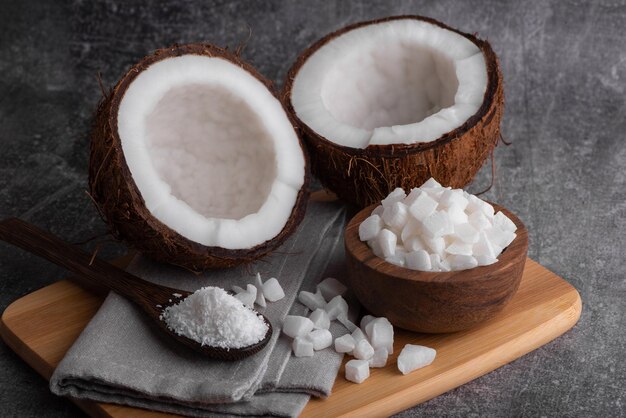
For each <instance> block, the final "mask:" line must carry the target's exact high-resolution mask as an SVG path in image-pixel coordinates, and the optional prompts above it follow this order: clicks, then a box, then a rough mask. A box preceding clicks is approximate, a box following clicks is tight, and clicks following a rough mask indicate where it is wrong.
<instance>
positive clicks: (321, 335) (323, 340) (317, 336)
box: [307, 329, 333, 351]
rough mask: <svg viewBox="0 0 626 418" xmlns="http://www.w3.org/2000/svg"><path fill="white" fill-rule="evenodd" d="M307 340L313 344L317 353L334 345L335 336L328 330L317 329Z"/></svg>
mask: <svg viewBox="0 0 626 418" xmlns="http://www.w3.org/2000/svg"><path fill="white" fill-rule="evenodd" d="M307 338H308V339H309V340H311V341H312V342H313V349H314V350H315V351H319V350H323V349H325V348H328V347H330V346H331V345H332V343H333V335H332V334H331V333H330V331H329V330H327V329H316V330H314V331H312V332H311V333H310V334H309V335H308V336H307Z"/></svg>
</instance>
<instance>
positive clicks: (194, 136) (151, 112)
mask: <svg viewBox="0 0 626 418" xmlns="http://www.w3.org/2000/svg"><path fill="white" fill-rule="evenodd" d="M117 120H118V134H119V137H120V140H121V144H122V149H123V152H124V156H125V158H126V163H127V165H128V167H129V169H130V172H131V175H132V177H133V180H134V181H135V184H136V185H137V188H138V189H139V192H140V193H141V196H142V197H143V199H144V201H145V206H146V208H147V209H148V210H149V211H150V213H151V214H152V215H153V216H154V217H156V218H157V219H158V220H159V221H161V222H162V223H164V224H165V225H167V226H168V227H169V228H171V229H173V230H174V231H176V232H178V233H179V234H181V235H182V236H184V237H186V238H188V239H189V240H192V241H195V242H197V243H200V244H203V245H206V246H215V247H221V248H226V249H249V248H252V247H254V246H256V245H259V244H262V243H264V242H265V241H267V240H270V239H272V238H274V237H275V236H277V235H278V234H279V233H280V231H281V230H282V229H283V227H284V226H285V224H286V223H287V221H288V220H289V217H290V216H291V213H292V209H293V208H294V205H295V204H296V199H297V195H298V192H299V190H300V189H301V187H302V185H303V183H304V177H305V161H304V155H303V152H302V149H301V148H300V145H299V141H298V138H297V136H296V133H295V131H294V129H293V126H292V125H291V123H290V121H289V119H288V117H287V115H286V113H285V111H284V109H283V107H282V106H281V104H280V102H279V101H278V100H277V99H276V98H275V97H274V96H273V95H272V94H271V92H270V91H269V90H268V89H267V88H266V86H265V85H263V83H261V82H260V81H259V80H258V79H257V78H255V77H254V76H252V75H251V74H250V73H248V72H247V71H245V70H243V69H242V68H240V67H239V66H237V65H235V64H233V63H231V62H230V61H228V60H226V59H223V58H218V57H207V56H200V55H185V56H180V57H172V58H167V59H164V60H162V61H158V62H156V63H154V64H152V65H151V66H149V67H148V68H147V69H146V70H144V71H142V72H141V73H140V74H139V75H138V76H137V77H136V78H135V79H134V80H133V81H132V82H131V83H130V85H129V86H128V88H127V90H126V92H125V94H124V96H123V98H122V100H121V103H120V106H119V111H118V115H117Z"/></svg>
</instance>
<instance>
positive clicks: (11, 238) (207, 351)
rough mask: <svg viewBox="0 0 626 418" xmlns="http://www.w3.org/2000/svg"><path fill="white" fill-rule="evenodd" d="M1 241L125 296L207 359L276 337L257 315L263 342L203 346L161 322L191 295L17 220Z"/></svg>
mask: <svg viewBox="0 0 626 418" xmlns="http://www.w3.org/2000/svg"><path fill="white" fill-rule="evenodd" d="M0 239H2V240H4V241H6V242H8V243H10V244H13V245H15V246H17V247H19V248H22V249H24V250H26V251H28V252H30V253H33V254H35V255H38V256H40V257H42V258H45V259H46V260H48V261H51V262H53V263H55V264H57V265H59V266H61V267H65V268H66V269H68V270H69V271H71V272H72V273H75V275H74V276H72V277H71V280H73V281H77V282H78V283H79V284H80V285H85V284H87V285H90V286H92V287H106V288H108V289H110V290H112V291H114V292H115V293H117V294H119V295H121V296H124V297H125V298H126V299H128V300H130V301H132V302H134V303H135V304H136V305H137V306H138V307H139V308H141V309H142V310H143V312H144V313H145V314H146V315H147V316H149V317H150V318H151V319H152V320H153V324H154V325H156V326H157V327H158V328H159V329H160V330H161V332H163V333H164V334H167V335H169V336H170V337H172V338H173V339H175V340H176V341H178V342H179V343H181V344H182V345H184V346H186V347H189V348H191V349H192V350H195V351H197V352H199V353H201V354H203V355H205V356H207V357H210V358H215V359H218V360H227V361H235V360H241V359H244V358H246V357H249V356H252V355H254V354H256V353H258V352H260V351H261V350H263V348H265V346H267V343H268V342H269V340H270V338H271V336H272V332H273V330H272V324H271V323H270V321H269V320H268V319H267V318H266V317H265V316H263V315H261V314H260V313H258V312H257V315H259V316H260V317H261V318H262V319H263V321H264V322H265V324H266V325H267V332H266V333H265V337H263V339H261V340H260V341H259V342H257V343H255V344H252V345H250V346H247V347H242V348H231V349H228V348H223V347H212V346H209V345H201V344H200V343H198V342H197V341H195V340H192V339H191V338H188V337H186V336H184V335H179V334H177V333H176V332H174V331H173V330H171V329H170V328H169V327H168V326H167V324H166V323H165V321H163V320H162V319H161V315H162V313H163V310H164V309H165V308H167V307H168V306H171V305H175V304H176V303H178V302H179V301H180V300H182V298H186V297H187V296H189V295H190V294H191V292H188V291H186V290H181V289H175V288H172V287H167V286H161V285H158V284H155V283H150V282H148V281H146V280H143V279H141V278H139V277H137V276H135V275H132V274H130V273H128V272H127V271H125V270H122V269H121V268H119V267H116V266H114V265H113V264H111V263H108V262H106V261H103V260H100V259H98V258H95V257H93V256H91V255H90V254H88V253H86V252H85V251H83V250H81V249H80V248H78V247H76V246H74V245H71V244H68V243H67V242H65V241H63V240H61V239H59V238H58V237H56V236H54V235H52V234H51V233H49V232H47V231H44V230H42V229H40V228H37V227H36V226H34V225H31V224H29V223H28V222H24V221H22V220H20V219H17V218H9V219H5V220H3V221H0ZM181 348H182V347H181Z"/></svg>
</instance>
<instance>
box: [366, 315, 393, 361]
mask: <svg viewBox="0 0 626 418" xmlns="http://www.w3.org/2000/svg"><path fill="white" fill-rule="evenodd" d="M366 328H367V330H368V331H369V332H368V333H367V334H368V336H369V340H370V343H371V344H372V347H374V349H381V348H384V349H386V350H387V352H388V353H390V354H391V353H393V325H391V322H389V321H388V320H387V318H376V319H375V320H373V321H371V322H370V323H369V324H368V325H367V327H366Z"/></svg>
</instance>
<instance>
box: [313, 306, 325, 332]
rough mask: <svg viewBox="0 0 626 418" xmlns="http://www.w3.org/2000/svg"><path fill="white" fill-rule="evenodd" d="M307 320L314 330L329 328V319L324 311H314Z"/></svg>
mask: <svg viewBox="0 0 626 418" xmlns="http://www.w3.org/2000/svg"><path fill="white" fill-rule="evenodd" d="M309 319H310V320H311V321H312V322H313V328H315V329H328V328H330V317H329V316H328V314H327V313H326V311H325V310H324V309H319V308H318V309H316V310H314V311H313V312H312V313H311V315H309Z"/></svg>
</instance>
